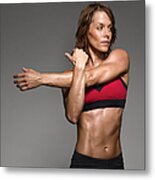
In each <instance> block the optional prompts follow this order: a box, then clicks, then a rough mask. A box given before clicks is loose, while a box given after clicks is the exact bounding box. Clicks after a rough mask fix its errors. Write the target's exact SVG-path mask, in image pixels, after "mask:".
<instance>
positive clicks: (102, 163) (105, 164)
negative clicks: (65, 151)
mask: <svg viewBox="0 0 155 180" xmlns="http://www.w3.org/2000/svg"><path fill="white" fill-rule="evenodd" d="M70 168H86V169H124V162H123V157H122V153H121V154H120V155H119V156H117V157H115V158H112V159H99V158H92V157H89V156H86V155H83V154H80V153H78V152H77V151H74V154H73V156H72V159H71V165H70Z"/></svg>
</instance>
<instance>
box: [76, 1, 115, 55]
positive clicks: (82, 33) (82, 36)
mask: <svg viewBox="0 0 155 180" xmlns="http://www.w3.org/2000/svg"><path fill="white" fill-rule="evenodd" d="M96 11H104V12H105V13H106V14H107V15H108V17H109V18H110V20H111V23H112V29H111V30H112V39H111V43H110V48H109V51H108V52H107V53H108V54H109V52H110V49H111V45H112V44H113V43H114V41H115V39H116V28H115V18H114V15H113V13H112V11H111V9H110V8H109V7H106V6H105V5H102V4H100V3H93V4H90V5H88V6H87V7H86V8H85V9H83V10H82V12H81V14H80V17H79V21H78V28H77V32H76V44H75V47H77V48H80V49H83V50H84V51H85V52H86V53H87V54H88V55H89V56H90V54H89V51H88V38H87V31H88V29H89V26H90V24H91V22H92V18H93V15H94V13H95V12H96ZM107 53H105V54H107Z"/></svg>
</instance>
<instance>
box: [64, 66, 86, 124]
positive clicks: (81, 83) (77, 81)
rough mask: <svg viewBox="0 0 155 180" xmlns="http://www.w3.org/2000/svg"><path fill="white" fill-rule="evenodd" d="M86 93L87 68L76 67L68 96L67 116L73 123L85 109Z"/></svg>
mask: <svg viewBox="0 0 155 180" xmlns="http://www.w3.org/2000/svg"><path fill="white" fill-rule="evenodd" d="M84 95H85V70H84V67H82V68H79V67H76V66H75V67H74V70H73V80H72V83H71V87H70V90H69V93H68V97H67V104H66V105H67V106H66V108H67V109H66V110H67V116H68V118H69V119H70V121H72V122H73V123H76V122H77V121H78V119H79V115H80V114H81V111H82V109H83V105H84Z"/></svg>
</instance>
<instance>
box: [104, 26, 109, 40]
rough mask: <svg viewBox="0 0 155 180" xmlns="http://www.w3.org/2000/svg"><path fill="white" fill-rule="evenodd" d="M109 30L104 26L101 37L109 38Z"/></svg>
mask: <svg viewBox="0 0 155 180" xmlns="http://www.w3.org/2000/svg"><path fill="white" fill-rule="evenodd" d="M110 33H111V32H110V31H109V28H104V29H103V37H104V38H107V39H109V38H110Z"/></svg>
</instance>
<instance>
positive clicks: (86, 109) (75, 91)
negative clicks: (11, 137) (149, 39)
mask: <svg viewBox="0 0 155 180" xmlns="http://www.w3.org/2000/svg"><path fill="white" fill-rule="evenodd" d="M115 38H116V29H115V19H114V16H113V13H112V11H111V10H110V9H109V8H108V7H106V6H104V5H102V4H99V3H95V4H90V5H89V6H87V7H86V8H85V9H84V10H83V11H82V12H81V15H80V18H79V22H78V28H77V32H76V44H75V48H74V49H73V51H72V53H71V54H70V53H68V52H66V53H65V55H66V57H67V58H68V59H69V60H70V61H71V62H72V64H73V69H71V70H67V71H65V72H62V73H40V72H38V71H35V70H33V69H28V68H23V72H22V73H19V74H17V75H15V76H14V78H15V81H14V82H15V83H16V84H17V87H19V88H20V90H21V91H26V90H29V89H32V88H36V87H39V86H41V85H48V86H51V87H59V88H62V93H63V97H64V106H65V110H66V117H67V119H68V120H69V121H70V122H71V123H72V124H75V125H76V126H77V132H78V134H77V143H76V147H75V151H74V154H73V156H72V160H71V166H70V167H71V168H96V169H124V162H123V153H122V148H121V142H120V133H121V123H122V115H123V110H124V107H125V102H126V96H127V86H128V83H129V56H128V53H127V52H126V51H125V50H123V49H114V50H111V46H112V44H113V43H114V41H115Z"/></svg>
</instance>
